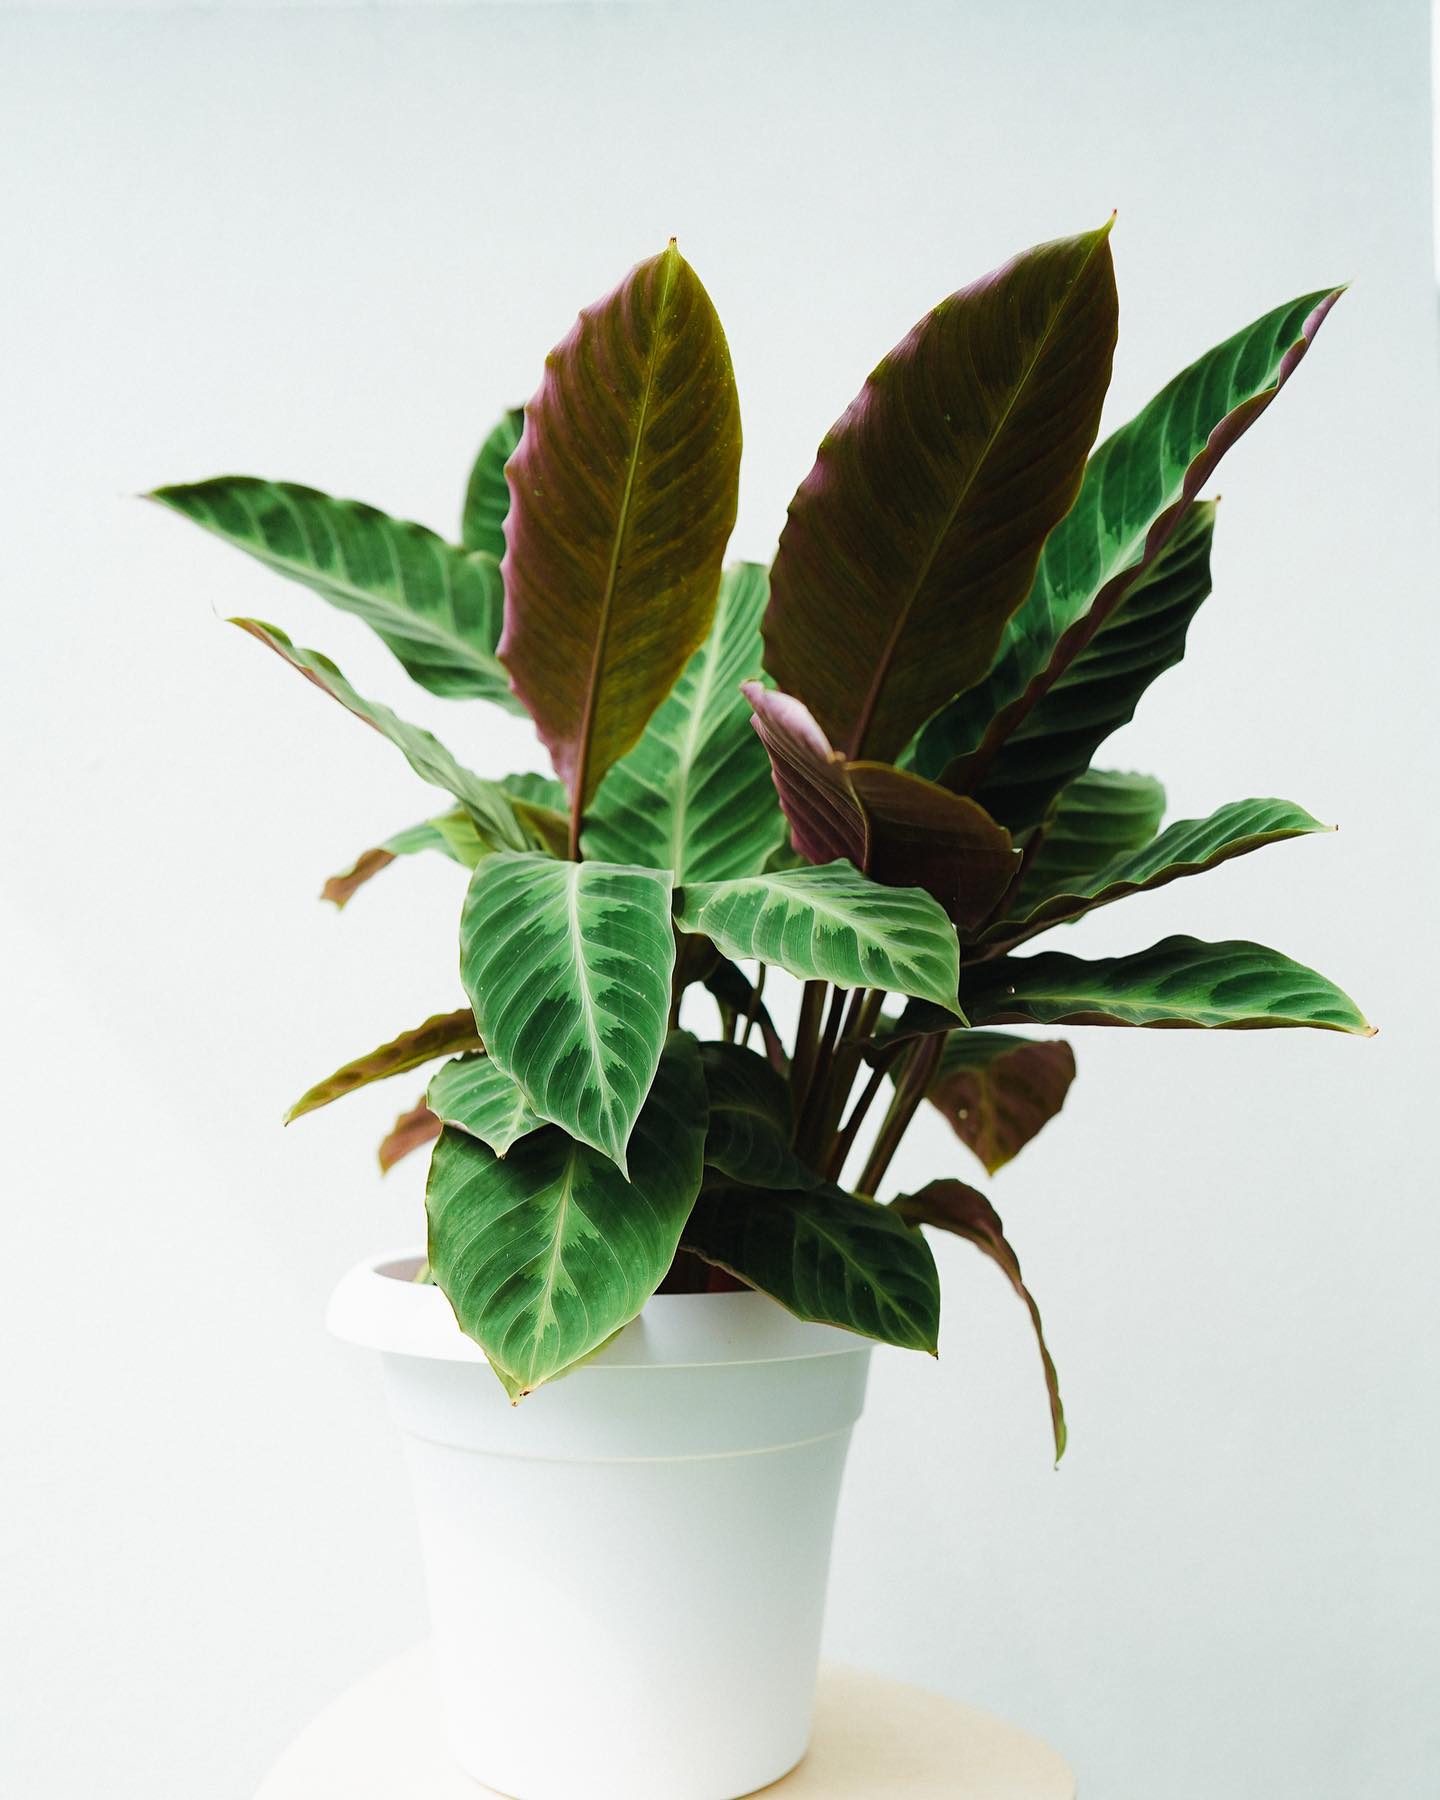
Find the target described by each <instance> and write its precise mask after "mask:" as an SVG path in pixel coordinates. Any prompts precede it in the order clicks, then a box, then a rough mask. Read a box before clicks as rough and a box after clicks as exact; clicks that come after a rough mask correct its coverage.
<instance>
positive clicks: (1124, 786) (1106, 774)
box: [1008, 769, 1165, 914]
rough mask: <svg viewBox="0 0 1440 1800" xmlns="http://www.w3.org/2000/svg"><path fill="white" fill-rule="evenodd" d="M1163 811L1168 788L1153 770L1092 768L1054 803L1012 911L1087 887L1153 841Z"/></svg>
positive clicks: (1022, 879) (1076, 779) (1064, 788)
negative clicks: (1102, 871) (1100, 873)
mask: <svg viewBox="0 0 1440 1800" xmlns="http://www.w3.org/2000/svg"><path fill="white" fill-rule="evenodd" d="M1164 816H1165V790H1164V788H1163V787H1161V785H1160V783H1159V782H1158V781H1157V780H1156V779H1155V777H1154V776H1153V775H1133V774H1122V773H1120V772H1119V771H1117V770H1111V769H1087V770H1086V772H1085V773H1084V774H1083V775H1078V776H1076V778H1075V780H1074V781H1072V782H1070V783H1069V784H1068V785H1067V786H1065V787H1063V788H1061V790H1060V792H1059V793H1058V794H1057V795H1056V796H1055V799H1054V800H1053V801H1052V802H1051V806H1050V812H1049V815H1048V817H1047V818H1046V821H1045V823H1044V825H1043V827H1041V830H1042V833H1043V835H1042V837H1041V840H1040V846H1039V849H1038V851H1036V852H1035V853H1034V854H1033V855H1032V856H1031V857H1030V858H1029V860H1028V861H1027V863H1026V866H1025V873H1024V874H1023V875H1022V876H1021V878H1020V885H1019V887H1018V889H1017V890H1016V894H1015V898H1014V900H1013V901H1012V902H1011V904H1010V906H1009V908H1008V910H1009V911H1011V912H1014V913H1022V914H1023V913H1026V912H1029V911H1030V910H1031V909H1032V908H1033V907H1035V906H1036V905H1038V904H1039V902H1040V901H1042V900H1044V899H1046V898H1048V897H1049V895H1051V894H1063V893H1065V892H1066V891H1067V890H1072V889H1074V888H1075V887H1077V886H1080V887H1083V886H1084V884H1085V883H1086V881H1087V880H1088V879H1089V878H1090V877H1091V876H1092V875H1093V874H1094V873H1095V871H1096V870H1097V869H1103V868H1104V867H1105V866H1106V864H1107V863H1111V862H1114V861H1116V860H1117V859H1118V858H1120V857H1122V856H1124V855H1125V854H1126V853H1127V852H1129V851H1134V850H1139V849H1142V848H1143V847H1144V846H1145V845H1146V844H1148V843H1149V842H1150V840H1151V839H1152V838H1153V837H1154V836H1155V834H1156V832H1157V831H1159V829H1160V821H1161V819H1162V818H1163V817H1164Z"/></svg>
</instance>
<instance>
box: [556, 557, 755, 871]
mask: <svg viewBox="0 0 1440 1800" xmlns="http://www.w3.org/2000/svg"><path fill="white" fill-rule="evenodd" d="M768 591H769V590H768V585H767V578H766V573H765V570H764V569H763V568H761V567H760V566H759V564H757V563H740V564H739V565H738V566H737V567H735V568H733V569H728V570H727V571H726V573H725V576H724V578H723V580H722V581H721V583H720V601H719V605H718V606H717V607H716V611H715V623H714V625H713V626H712V628H711V631H710V635H709V637H707V638H706V640H705V642H704V643H703V644H702V645H701V646H700V648H699V649H698V650H697V651H696V652H695V654H694V656H692V657H691V659H690V661H689V662H688V663H687V664H686V666H685V670H684V672H683V674H682V675H681V677H680V679H679V680H678V681H677V682H676V683H675V686H674V688H673V689H672V690H671V692H670V695H669V698H668V699H666V700H665V701H664V702H663V703H662V705H661V707H660V710H659V711H658V712H657V713H656V714H655V716H654V718H653V719H651V721H650V723H649V724H648V725H647V726H646V727H645V731H644V734H643V735H642V736H641V739H640V741H639V743H638V744H636V746H635V748H634V749H633V750H632V751H630V753H629V754H628V755H627V756H624V757H622V758H621V760H620V761H619V762H618V763H616V764H615V766H614V768H613V769H611V771H610V773H609V774H608V775H607V776H606V777H605V780H604V781H603V783H602V784H601V787H600V791H599V793H598V794H597V795H596V796H595V804H594V807H593V808H592V809H591V811H590V813H589V816H588V818H587V820H586V826H585V837H584V849H585V854H586V856H588V857H593V858H595V859H596V860H597V861H599V862H615V863H641V864H643V865H645V866H646V867H648V868H652V869H673V870H674V871H675V879H676V881H677V882H682V883H683V882H686V881H724V880H725V879H726V877H727V876H731V875H745V874H749V873H750V872H752V871H753V870H755V869H759V868H763V867H764V865H765V863H766V861H767V859H768V858H769V856H770V854H771V852H772V851H773V850H774V849H775V848H776V847H777V845H779V843H780V842H781V841H782V839H783V837H784V833H785V823H784V820H783V818H782V817H781V815H780V810H779V808H778V807H777V806H776V804H775V790H774V787H773V786H772V784H771V781H770V768H769V765H768V763H767V762H766V759H765V752H764V750H763V749H762V747H761V745H760V743H759V741H758V740H757V738H756V736H755V733H754V732H753V731H752V730H751V729H750V704H749V702H748V701H747V700H746V698H745V696H744V695H743V694H742V693H741V691H740V684H741V682H742V681H744V680H745V679H746V677H747V676H752V675H756V674H758V673H759V670H760V615H761V614H762V613H763V612H764V610H765V599H766V595H767V593H768Z"/></svg>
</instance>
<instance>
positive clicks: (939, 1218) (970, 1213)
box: [893, 1181, 1067, 1463]
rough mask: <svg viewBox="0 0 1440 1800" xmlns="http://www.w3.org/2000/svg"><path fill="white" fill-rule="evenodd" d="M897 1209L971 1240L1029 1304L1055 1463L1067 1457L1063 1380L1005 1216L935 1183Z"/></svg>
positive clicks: (981, 1199)
mask: <svg viewBox="0 0 1440 1800" xmlns="http://www.w3.org/2000/svg"><path fill="white" fill-rule="evenodd" d="M893 1205H894V1207H895V1210H896V1211H897V1212H898V1213H899V1214H900V1216H901V1218H902V1219H904V1220H905V1221H906V1223H907V1224H909V1225H932V1226H935V1227H936V1228H937V1229H939V1230H941V1231H950V1232H953V1233H954V1234H955V1236H956V1237H963V1238H968V1239H969V1241H970V1242H971V1243H972V1244H974V1245H975V1247H976V1249H977V1250H981V1251H983V1252H984V1253H985V1255H986V1256H988V1257H989V1258H990V1259H991V1261H992V1262H994V1263H995V1264H996V1265H997V1266H998V1267H999V1268H1001V1269H1002V1270H1003V1271H1004V1273H1005V1276H1006V1278H1007V1279H1008V1281H1009V1283H1010V1285H1011V1287H1013V1288H1014V1290H1015V1292H1016V1293H1017V1294H1018V1295H1019V1296H1020V1298H1021V1299H1022V1300H1023V1301H1024V1302H1025V1308H1026V1311H1027V1312H1028V1313H1029V1314H1030V1323H1031V1324H1032V1325H1033V1326H1034V1327H1035V1342H1036V1343H1037V1344H1038V1345H1039V1346H1040V1361H1041V1363H1042V1364H1043V1365H1044V1369H1045V1387H1046V1391H1047V1392H1048V1394H1049V1396H1050V1427H1051V1430H1052V1431H1053V1433H1054V1436H1055V1461H1056V1462H1057V1463H1058V1462H1059V1461H1060V1458H1061V1457H1062V1456H1063V1455H1064V1454H1065V1443H1066V1437H1067V1433H1066V1430H1065V1408H1064V1407H1063V1406H1062V1405H1061V1404H1060V1380H1059V1377H1058V1376H1057V1375H1056V1373H1055V1364H1054V1363H1053V1362H1052V1361H1051V1360H1050V1352H1049V1350H1048V1349H1047V1348H1046V1345H1045V1333H1044V1331H1043V1330H1042V1329H1041V1326H1040V1309H1039V1307H1037V1306H1036V1304H1035V1301H1034V1299H1033V1298H1032V1296H1031V1293H1030V1290H1029V1288H1027V1287H1026V1285H1025V1283H1024V1281H1023V1280H1022V1279H1021V1276H1020V1259H1019V1257H1017V1256H1016V1254H1015V1252H1014V1251H1013V1250H1012V1249H1011V1248H1010V1245H1009V1244H1008V1243H1007V1242H1006V1239H1005V1231H1004V1227H1003V1226H1002V1225H1001V1223H1000V1215H999V1214H998V1213H997V1212H996V1211H995V1208H994V1207H993V1206H991V1204H990V1202H989V1201H988V1200H987V1199H986V1198H985V1196H984V1195H983V1194H977V1193H976V1191H975V1189H974V1188H972V1187H966V1186H965V1184H964V1182H961V1181H932V1182H931V1183H930V1184H929V1186H928V1187H924V1188H921V1190H920V1192H919V1193H918V1194H904V1195H902V1196H901V1198H900V1199H898V1200H896V1201H894V1202H893Z"/></svg>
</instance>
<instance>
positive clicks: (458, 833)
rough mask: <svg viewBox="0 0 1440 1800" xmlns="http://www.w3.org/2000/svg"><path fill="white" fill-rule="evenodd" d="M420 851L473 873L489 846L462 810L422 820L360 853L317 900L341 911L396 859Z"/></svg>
mask: <svg viewBox="0 0 1440 1800" xmlns="http://www.w3.org/2000/svg"><path fill="white" fill-rule="evenodd" d="M422 850H438V851H439V852H440V854H441V855H442V856H448V857H449V858H450V860H451V861H452V862H457V863H460V864H461V865H462V866H463V867H465V868H467V869H473V868H474V867H475V865H476V863H477V862H479V860H480V858H481V857H482V856H486V855H488V854H489V851H490V845H489V844H487V842H486V841H485V839H484V838H483V837H481V835H480V832H479V829H478V827H477V826H476V824H475V821H474V820H473V819H472V818H471V817H470V815H469V813H467V812H466V811H465V810H464V809H463V808H462V807H457V808H456V809H455V810H454V811H453V812H448V813H445V814H444V815H443V816H442V817H441V818H435V819H425V820H423V821H422V822H421V823H420V824H419V825H407V826H406V828H405V829H404V830H403V831H397V832H396V833H395V834H394V836H393V837H388V838H386V840H385V842H384V843H383V844H377V845H376V847H375V848H374V849H373V850H365V851H362V852H361V854H360V855H359V856H358V857H356V859H355V861H354V862H353V863H352V864H351V865H350V867H349V868H348V869H346V870H344V871H343V872H342V873H341V874H339V875H332V876H331V877H330V879H329V880H328V881H327V882H326V883H325V885H324V887H323V888H322V889H321V890H320V898H321V899H322V900H329V901H332V902H333V903H334V905H335V906H336V907H337V908H338V907H343V906H344V905H345V903H346V902H347V901H348V900H351V899H353V898H354V896H355V894H356V892H357V891H358V890H359V889H360V888H362V887H364V885H365V883H366V882H367V881H370V880H372V879H373V878H374V877H375V876H376V875H378V874H379V873H380V871H381V870H382V869H388V868H389V866H390V864H391V863H392V862H394V861H395V859H396V857H398V856H415V855H417V854H418V853H419V852H420V851H422Z"/></svg>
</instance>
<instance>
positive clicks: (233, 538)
mask: <svg viewBox="0 0 1440 1800" xmlns="http://www.w3.org/2000/svg"><path fill="white" fill-rule="evenodd" d="M150 497H151V499H152V500H158V501H159V502H160V503H161V505H163V506H168V507H170V508H171V510H172V511H174V512H178V513H180V514H182V515H183V516H184V517H185V518H187V519H192V520H194V522H195V523H196V524H197V525H200V526H203V527H204V529H205V530H206V531H211V532H213V533H214V534H215V535H216V536H217V537H221V538H224V539H225V541H226V542H227V543H230V544H234V545H235V546H236V547H237V548H238V549H241V550H245V551H248V552H249V554H250V555H251V556H253V557H256V558H257V559H258V560H259V561H260V562H262V563H264V564H265V565H266V567H267V568H271V569H274V570H275V571H276V573H277V574H280V575H285V576H288V577H289V578H290V580H292V581H298V582H300V583H302V584H303V585H304V586H305V587H308V588H309V589H310V590H311V591H312V592H313V593H316V594H318V595H319V596H320V598H321V599H322V600H328V601H329V602H330V604H331V605H332V606H337V607H339V608H340V610H341V611H342V612H348V613H353V614H354V615H355V616H356V617H357V618H360V619H363V620H364V621H365V623H366V624H367V625H368V626H370V628H371V629H372V630H373V631H374V632H375V633H376V635H377V636H378V637H379V638H380V640H381V641H382V642H383V643H384V644H385V645H386V646H387V648H388V649H389V650H390V651H392V652H393V654H394V656H395V657H396V659H397V661H398V662H399V663H400V664H401V666H402V667H403V668H404V670H405V672H406V674H408V675H409V676H410V677H411V678H412V679H413V680H415V681H418V682H419V683H420V685H421V687H424V688H428V689H429V690H430V692H431V693H432V694H443V695H445V696H446V697H447V698H450V699H458V698H464V697H471V698H479V699H484V700H495V701H498V702H499V704H500V705H501V706H504V707H508V708H509V709H510V711H512V712H519V711H520V707H519V705H518V703H517V702H516V700H515V697H514V695H513V694H512V693H511V692H510V684H509V682H508V680H507V679H506V676H505V671H504V669H503V668H502V667H501V666H500V663H499V661H498V660H497V658H496V655H495V645H496V640H497V639H498V638H499V635H500V619H501V611H502V606H503V599H502V589H501V584H500V565H499V563H498V562H497V561H496V559H495V558H494V557H493V556H485V555H476V554H471V553H470V552H468V551H465V550H457V549H456V548H455V546H454V545H453V544H447V543H445V541H444V540H443V539H442V538H438V537H436V535H435V533H434V532H433V531H427V530H426V529H425V527H424V526H423V525H412V524H409V523H408V522H405V521H403V520H399V519H392V518H389V517H387V516H386V514H384V513H382V512H377V511H376V510H375V508H374V507H373V506H362V505H361V504H360V503H359V502H358V501H355V500H332V499H331V498H330V496H329V495H328V494H320V493H317V492H316V491H315V490H314V489H313V488H306V487H296V486H295V485H294V484H293V483H292V482H288V481H260V480H257V479H255V478H254V477H253V476H249V475H223V476H220V477H219V478H218V479H217V480H214V481H200V482H196V483H194V484H192V485H190V486H181V487H163V488H157V489H156V490H155V492H154V493H153V494H152V495H151V496H150Z"/></svg>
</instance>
